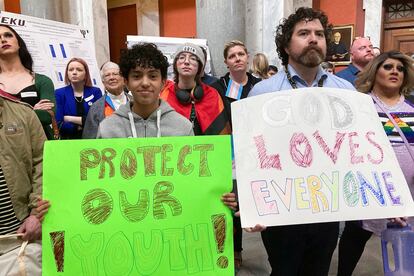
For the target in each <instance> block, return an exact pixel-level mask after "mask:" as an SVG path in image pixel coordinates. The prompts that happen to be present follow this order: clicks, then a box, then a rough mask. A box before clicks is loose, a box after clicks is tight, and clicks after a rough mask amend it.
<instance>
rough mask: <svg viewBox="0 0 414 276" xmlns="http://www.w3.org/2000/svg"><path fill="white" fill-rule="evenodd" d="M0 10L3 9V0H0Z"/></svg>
mask: <svg viewBox="0 0 414 276" xmlns="http://www.w3.org/2000/svg"><path fill="white" fill-rule="evenodd" d="M0 10H2V11H4V0H0Z"/></svg>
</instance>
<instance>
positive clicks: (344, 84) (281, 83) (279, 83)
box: [249, 65, 355, 97]
mask: <svg viewBox="0 0 414 276" xmlns="http://www.w3.org/2000/svg"><path fill="white" fill-rule="evenodd" d="M288 70H289V73H290V75H291V76H292V79H293V80H294V81H295V82H296V85H297V87H298V88H305V87H310V86H309V85H308V84H307V83H306V81H304V80H303V79H302V78H301V77H300V76H299V75H298V74H297V72H296V71H295V69H294V68H293V67H292V66H290V65H288ZM322 77H323V78H325V80H324V81H323V87H333V88H342V89H349V90H355V88H354V86H353V85H352V84H351V83H349V82H348V81H346V80H344V79H341V78H339V77H337V76H335V75H333V74H330V73H326V72H325V71H324V70H323V69H322V68H321V67H319V70H318V73H317V74H316V78H315V80H314V81H313V82H312V85H311V87H317V86H318V82H319V80H320V79H321V78H322ZM290 89H293V88H292V85H291V84H290V82H289V80H288V78H287V76H286V73H285V71H284V70H280V71H279V72H278V73H277V74H276V75H273V76H272V77H271V78H269V79H266V80H262V81H261V82H259V83H257V84H256V85H255V86H254V87H253V89H252V90H251V91H250V93H249V97H251V96H256V95H261V94H264V93H270V92H276V91H280V90H290Z"/></svg>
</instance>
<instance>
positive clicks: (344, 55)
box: [326, 25, 354, 65]
mask: <svg viewBox="0 0 414 276" xmlns="http://www.w3.org/2000/svg"><path fill="white" fill-rule="evenodd" d="M353 37H354V25H342V26H334V27H333V30H332V39H331V41H330V42H329V44H328V45H327V47H328V49H327V53H326V61H330V62H333V63H334V64H335V65H347V64H349V63H350V62H351V59H350V55H349V50H350V48H351V44H352V39H353Z"/></svg>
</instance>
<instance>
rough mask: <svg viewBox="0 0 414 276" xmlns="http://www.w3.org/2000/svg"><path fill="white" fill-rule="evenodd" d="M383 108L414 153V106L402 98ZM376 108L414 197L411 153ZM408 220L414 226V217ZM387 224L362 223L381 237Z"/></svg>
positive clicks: (384, 115) (384, 116)
mask: <svg viewBox="0 0 414 276" xmlns="http://www.w3.org/2000/svg"><path fill="white" fill-rule="evenodd" d="M382 106H383V107H384V108H385V109H387V111H388V112H389V113H390V115H391V116H393V118H394V120H395V121H396V122H397V123H398V125H399V127H400V129H401V130H402V132H403V133H404V134H405V136H406V138H407V140H408V142H409V143H410V146H411V149H412V150H413V151H414V105H413V104H412V103H410V102H408V101H407V100H405V99H404V97H403V96H402V97H401V100H400V101H399V102H398V103H397V104H396V105H394V106H391V107H390V106H387V105H385V104H382ZM375 107H376V109H377V111H378V115H379V117H380V120H381V123H382V125H383V126H384V131H385V133H387V136H388V138H389V139H390V142H391V145H392V148H393V149H394V152H395V155H396V156H397V160H398V163H399V164H400V167H401V170H402V172H403V174H404V177H405V180H406V181H407V184H408V187H409V188H410V192H411V196H412V197H414V166H413V163H414V160H412V158H411V155H410V153H409V152H408V151H407V148H406V147H405V145H404V142H403V140H402V139H401V137H400V135H399V133H398V131H397V130H396V129H395V128H394V125H393V123H392V122H391V120H390V119H388V117H387V115H386V114H385V113H383V112H382V110H381V108H380V107H379V106H378V104H376V103H375ZM408 220H409V223H410V224H411V226H414V217H410V218H409V219H408ZM386 224H387V220H385V219H374V220H365V221H363V223H362V227H363V228H364V229H366V230H368V231H371V232H374V233H375V234H377V235H380V234H381V232H382V231H383V230H385V229H386Z"/></svg>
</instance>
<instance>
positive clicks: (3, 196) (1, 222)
mask: <svg viewBox="0 0 414 276" xmlns="http://www.w3.org/2000/svg"><path fill="white" fill-rule="evenodd" d="M21 224H22V222H21V221H19V220H18V219H17V217H16V214H15V213H14V210H13V205H12V202H11V199H10V194H9V189H8V187H7V183H6V179H5V178H4V174H3V170H2V168H1V166H0V235H6V234H11V233H15V232H16V231H17V229H19V227H20V225H21Z"/></svg>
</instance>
